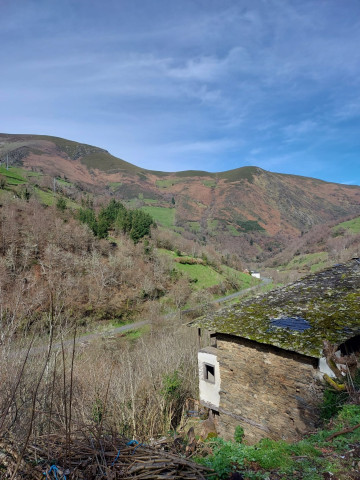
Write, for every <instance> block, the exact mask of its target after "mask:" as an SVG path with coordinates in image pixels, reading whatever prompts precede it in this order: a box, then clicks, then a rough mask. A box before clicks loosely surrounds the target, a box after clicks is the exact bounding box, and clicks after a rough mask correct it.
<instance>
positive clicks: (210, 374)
mask: <svg viewBox="0 0 360 480" xmlns="http://www.w3.org/2000/svg"><path fill="white" fill-rule="evenodd" d="M204 378H205V380H206V381H207V382H210V383H215V367H214V365H209V364H207V363H205V364H204Z"/></svg>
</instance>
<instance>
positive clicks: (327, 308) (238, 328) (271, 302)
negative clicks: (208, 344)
mask: <svg viewBox="0 0 360 480" xmlns="http://www.w3.org/2000/svg"><path fill="white" fill-rule="evenodd" d="M191 325H192V326H198V327H202V328H205V329H207V330H210V331H215V332H218V333H226V334H230V335H235V336H238V337H244V338H247V339H250V340H255V341H257V342H260V343H265V344H270V345H275V346H277V347H280V348H283V349H285V350H291V351H294V352H298V353H302V354H304V355H309V356H312V357H317V358H320V357H322V356H323V355H322V349H323V341H324V340H325V339H326V340H329V341H330V342H331V343H334V344H337V345H340V344H341V343H343V342H344V341H346V340H348V339H349V338H352V337H354V336H356V335H360V260H359V259H352V260H351V261H349V262H347V263H344V264H338V265H334V266H333V267H330V268H327V269H325V270H323V271H321V272H318V273H315V274H312V275H308V276H306V277H304V278H302V279H300V280H298V281H297V282H294V283H291V284H289V285H287V286H285V287H283V288H279V289H276V290H272V291H270V292H268V293H266V294H263V295H258V296H256V297H252V298H250V299H248V300H245V301H244V302H242V303H239V304H238V305H235V306H231V307H227V308H224V309H221V310H219V311H217V312H212V313H210V314H207V315H205V316H203V317H200V318H197V319H195V320H194V321H193V322H191Z"/></svg>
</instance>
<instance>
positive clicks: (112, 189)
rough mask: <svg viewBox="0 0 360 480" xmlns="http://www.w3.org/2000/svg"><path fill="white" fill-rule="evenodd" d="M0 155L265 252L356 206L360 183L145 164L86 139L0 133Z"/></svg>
mask: <svg viewBox="0 0 360 480" xmlns="http://www.w3.org/2000/svg"><path fill="white" fill-rule="evenodd" d="M0 159H1V160H2V161H3V162H4V161H6V159H8V162H9V164H10V165H14V166H21V167H23V168H25V169H27V170H32V171H36V172H41V173H42V174H46V175H50V176H53V177H61V178H63V179H65V180H66V181H68V182H71V183H73V184H76V185H77V186H78V187H79V188H81V189H82V190H85V191H92V192H93V193H95V194H97V195H107V196H114V197H116V198H120V199H123V200H126V201H133V202H135V201H136V202H137V205H138V206H142V207H143V208H145V209H147V210H148V211H149V212H150V213H152V214H153V215H154V216H155V217H158V220H159V222H160V223H163V225H164V226H167V227H168V228H171V229H172V230H174V231H175V232H177V233H181V234H183V235H185V236H186V235H187V236H196V237H198V238H200V239H201V240H202V241H204V242H205V241H206V242H212V243H214V244H221V246H222V247H223V249H226V250H228V251H229V252H232V251H237V250H238V249H242V251H243V252H244V254H245V256H248V257H249V258H255V257H257V258H258V259H262V258H265V257H266V256H267V255H269V254H268V252H273V253H274V252H275V251H277V250H278V249H279V248H281V247H283V246H284V245H285V244H286V243H287V242H288V241H289V239H291V238H295V237H298V236H299V235H300V234H302V233H303V232H306V231H308V230H309V229H310V228H311V227H313V226H314V225H319V224H322V223H325V222H329V221H334V220H340V219H342V218H344V217H346V216H349V215H353V216H355V215H359V214H360V187H359V186H349V185H342V184H336V183H329V182H325V181H322V180H317V179H314V178H308V177H300V176H296V175H287V174H279V173H272V172H268V171H266V170H263V169H261V168H259V167H255V166H252V167H250V166H249V167H241V168H237V169H234V170H229V171H225V172H219V173H209V172H204V171H196V170H190V171H183V172H173V173H168V172H159V171H152V170H146V169H143V168H140V167H137V166H135V165H132V164H130V163H128V162H126V161H124V160H122V159H119V158H116V157H114V156H112V155H111V154H110V153H109V152H108V151H106V150H103V149H101V148H98V147H94V146H91V145H85V144H82V143H77V142H73V141H70V140H65V139H62V138H58V137H50V136H45V135H11V134H0Z"/></svg>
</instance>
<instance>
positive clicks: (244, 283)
mask: <svg viewBox="0 0 360 480" xmlns="http://www.w3.org/2000/svg"><path fill="white" fill-rule="evenodd" d="M221 272H222V274H223V275H224V277H226V279H227V280H228V281H231V280H232V279H233V280H234V281H235V282H236V283H237V288H236V289H237V290H243V289H244V288H250V287H253V286H254V285H258V284H259V283H261V281H260V280H259V279H257V278H255V277H252V276H251V275H249V274H248V273H243V272H239V271H238V270H235V268H231V267H228V266H227V265H221ZM231 283H233V282H231Z"/></svg>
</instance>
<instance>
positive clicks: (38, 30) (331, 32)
mask: <svg viewBox="0 0 360 480" xmlns="http://www.w3.org/2000/svg"><path fill="white" fill-rule="evenodd" d="M0 132H2V133H31V134H44V135H54V136H58V137H64V138H68V139H71V140H75V141H79V142H83V143H88V144H91V145H96V146H98V147H101V148H105V149H106V150H108V151H109V152H110V153H112V154H113V155H115V156H117V157H120V158H122V159H124V160H126V161H128V162H131V163H133V164H136V165H138V166H141V167H143V168H147V169H152V170H164V171H179V170H187V169H196V170H207V171H211V172H216V171H224V170H230V169H233V168H238V167H242V166H245V165H256V166H259V167H261V168H264V169H266V170H270V171H273V172H280V173H292V174H296V175H304V176H310V177H316V178H321V179H323V180H327V181H332V182H338V183H345V184H356V185H360V1H359V0H345V1H344V0H249V1H247V0H102V1H100V0H15V1H14V0H0Z"/></svg>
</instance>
